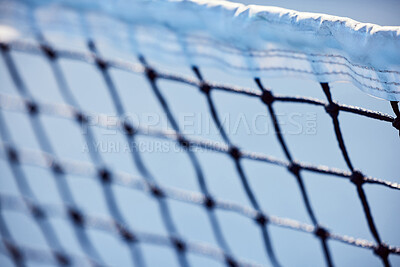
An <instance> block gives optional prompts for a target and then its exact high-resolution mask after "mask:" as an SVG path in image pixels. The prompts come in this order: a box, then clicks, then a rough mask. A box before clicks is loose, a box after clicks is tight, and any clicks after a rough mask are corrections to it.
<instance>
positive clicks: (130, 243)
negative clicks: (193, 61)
mask: <svg viewBox="0 0 400 267" xmlns="http://www.w3.org/2000/svg"><path fill="white" fill-rule="evenodd" d="M87 46H88V49H89V50H90V51H91V52H90V53H84V52H76V51H69V50H63V49H59V48H57V47H54V46H52V45H50V44H49V43H47V42H46V41H45V40H44V38H43V37H40V36H39V37H38V42H37V43H36V44H32V43H30V42H2V43H1V57H2V60H4V62H5V65H6V68H7V71H8V73H7V74H4V75H9V76H10V77H11V79H12V82H13V83H14V86H15V87H16V89H17V90H18V93H19V97H15V96H10V95H6V94H1V95H0V129H1V131H0V133H1V139H2V144H1V147H0V156H1V158H2V159H4V160H6V161H8V164H9V166H10V169H11V170H12V174H13V176H14V178H15V181H16V183H17V185H18V190H19V191H20V196H19V197H16V196H11V195H1V196H0V208H1V212H0V231H1V238H2V245H1V246H0V251H1V252H2V253H4V254H6V255H7V256H8V257H9V258H11V259H12V260H13V262H14V263H15V265H16V266H25V265H27V264H28V263H30V262H38V263H40V264H45V263H46V264H54V265H62V266H68V265H78V266H79V265H84V264H90V265H95V266H106V265H107V264H106V262H105V261H104V260H103V259H102V258H103V257H102V255H100V253H99V252H98V251H97V250H96V246H95V245H94V244H93V242H94V241H93V240H91V238H90V236H89V235H88V230H96V231H103V232H105V233H107V234H109V235H111V236H113V237H115V238H118V239H120V240H121V241H122V242H124V243H125V244H126V246H127V247H128V248H129V251H130V253H131V256H132V265H133V266H145V265H146V263H145V259H144V257H143V253H142V251H141V246H140V245H141V243H150V244H154V245H160V246H166V247H168V248H170V249H171V250H173V251H174V252H175V254H176V257H177V259H178V262H179V264H180V265H181V266H190V261H188V258H187V255H188V253H195V254H199V255H201V256H204V257H210V258H212V259H215V260H217V261H220V262H221V263H224V264H226V265H227V266H247V265H249V266H255V265H257V264H254V263H251V262H247V261H244V260H241V259H240V258H238V257H237V256H236V255H234V254H233V253H232V251H231V249H230V245H229V243H228V242H227V241H226V238H225V236H224V234H223V233H222V231H221V224H220V222H219V220H218V218H217V216H216V214H215V212H216V210H219V209H220V210H227V211H230V212H234V213H237V214H240V215H241V216H244V217H246V218H248V219H249V220H253V221H254V222H255V223H256V224H255V225H258V227H259V230H260V235H261V236H262V240H263V242H264V246H265V253H266V255H267V257H268V258H269V260H270V263H271V264H272V265H273V266H281V264H280V261H279V259H278V258H277V256H276V254H275V252H274V243H273V242H272V240H271V238H270V234H269V228H270V226H271V225H272V226H278V227H284V228H290V229H294V230H297V231H302V232H305V233H309V234H310V235H314V236H315V237H316V238H317V239H319V241H320V243H321V249H322V251H323V254H324V256H325V261H326V265H328V266H333V262H334V258H333V257H332V255H331V252H330V249H329V243H330V242H337V241H339V242H343V243H345V244H347V245H349V246H357V247H362V248H364V249H367V250H370V251H371V252H373V253H374V254H375V255H376V257H379V258H380V259H381V260H382V263H383V265H385V266H389V265H390V263H389V260H388V256H389V255H390V254H400V247H396V246H392V245H390V244H385V243H384V242H382V239H381V237H380V235H379V231H378V229H377V227H376V225H375V223H374V220H373V216H372V213H371V210H370V207H369V204H368V200H367V195H366V194H365V191H364V189H363V185H364V184H367V183H369V184H376V185H377V186H384V187H386V188H387V190H399V189H400V185H399V184H397V183H394V182H390V181H386V180H382V179H378V178H374V177H368V176H366V175H364V174H363V173H362V172H361V171H359V170H357V169H356V168H355V166H354V165H353V163H352V161H351V157H350V153H349V152H348V151H347V149H346V146H345V141H344V140H343V136H342V134H341V130H340V124H339V119H338V115H339V114H340V113H341V112H347V113H352V114H354V115H357V116H364V117H368V118H370V119H371V120H379V121H382V123H392V124H393V126H394V128H396V129H397V130H399V129H400V126H399V120H400V119H399V117H400V114H399V109H398V106H397V103H395V102H392V103H391V105H392V108H393V111H394V113H395V115H396V117H393V116H390V115H386V114H382V113H379V112H376V111H371V110H367V109H363V108H359V107H354V106H348V105H344V104H340V103H338V102H336V101H334V100H333V97H332V95H331V91H330V87H329V84H328V83H321V89H322V90H323V92H324V94H325V95H326V101H323V100H318V99H313V98H307V97H298V96H286V95H277V94H275V93H274V92H273V91H272V90H270V89H267V88H266V87H264V86H263V83H262V81H261V79H259V78H255V79H254V86H255V87H254V88H256V89H257V90H254V91H253V90H248V89H244V88H239V87H236V86H230V85H222V84H217V83H214V82H212V81H208V80H207V78H206V77H203V75H202V71H201V69H200V68H199V67H197V66H192V71H193V73H194V75H195V77H197V80H196V79H191V78H187V77H185V76H180V75H173V74H169V73H166V72H163V71H162V70H160V69H156V68H153V67H152V66H151V65H149V64H148V62H147V61H146V59H145V57H144V56H143V55H139V56H138V59H139V62H140V64H134V63H130V62H125V61H121V60H109V59H105V58H103V57H102V55H100V53H99V52H98V49H97V47H96V43H95V42H94V41H91V40H90V41H88V42H87ZM14 51H18V52H20V53H29V54H33V55H37V56H39V57H45V58H46V59H47V62H48V64H49V65H50V66H51V69H52V72H53V74H54V77H55V80H56V82H57V84H58V89H57V90H59V91H60V93H61V95H62V97H63V99H64V101H65V102H66V103H67V105H65V104H54V103H51V104H48V103H42V102H39V101H37V100H36V99H35V98H34V97H33V96H32V94H31V92H30V89H29V86H27V81H25V80H24V79H23V78H22V75H21V73H20V70H19V69H18V67H17V65H16V64H15V60H14V58H13V53H14ZM64 59H68V60H74V61H75V60H76V61H81V62H86V63H87V64H90V65H93V66H94V67H95V68H97V69H98V70H99V71H100V73H101V75H102V77H103V79H104V82H105V84H106V86H107V89H108V91H109V93H110V96H111V100H112V103H113V105H114V107H115V109H116V111H117V113H118V115H119V116H120V119H119V120H118V122H117V124H116V125H109V124H108V122H107V121H104V120H101V117H99V116H98V114H89V113H85V111H84V110H83V109H82V108H81V107H80V106H79V104H78V101H76V99H75V96H74V95H73V93H72V91H71V90H70V89H69V86H68V82H67V79H66V77H65V75H64V72H63V69H62V67H61V65H60V61H62V60H64ZM110 69H119V70H124V71H128V72H134V73H141V74H143V75H144V76H145V77H146V79H147V81H148V83H149V84H150V88H151V90H152V91H153V93H154V94H155V96H156V98H157V100H158V101H159V103H160V104H161V106H162V109H163V112H164V113H165V114H166V116H167V119H168V122H169V123H170V125H171V126H172V128H173V130H172V131H171V130H165V131H164V130H149V129H146V128H142V127H140V126H136V125H134V124H132V123H130V122H128V121H125V120H123V119H122V118H123V115H124V114H125V107H124V105H123V104H122V101H121V98H120V95H119V93H118V88H117V86H116V84H115V83H114V81H113V78H112V77H111V75H110ZM160 80H169V81H173V82H176V83H183V84H187V85H189V86H191V87H193V88H194V89H198V90H200V91H201V92H202V93H203V95H204V97H205V98H206V100H207V103H208V107H209V111H210V114H211V116H212V119H213V121H214V123H215V124H216V126H217V128H218V131H219V134H220V135H221V137H222V139H223V141H224V142H223V143H218V142H212V141H209V140H202V139H196V138H189V137H188V136H185V134H184V133H183V132H182V131H181V130H180V127H179V125H178V123H177V121H176V118H175V117H174V115H173V113H172V112H171V110H170V106H169V105H168V103H167V101H166V99H165V97H164V95H163V94H162V92H161V91H160V89H159V81H160ZM218 90H221V91H227V92H230V93H233V94H239V95H243V96H247V97H253V98H258V99H259V100H260V101H261V102H262V103H263V104H264V105H265V109H266V110H267V112H268V114H269V117H270V119H271V120H272V122H273V126H274V130H275V134H276V138H277V142H279V144H280V146H281V148H282V150H283V152H284V155H285V159H276V158H274V157H272V156H268V155H265V154H261V153H254V152H251V151H247V150H245V149H242V148H238V147H237V146H235V145H234V144H233V142H232V141H231V139H230V136H229V134H228V133H227V132H226V130H225V129H224V127H223V125H222V123H221V120H220V117H219V114H218V112H217V110H216V106H215V103H214V101H213V97H212V92H213V91H218ZM276 102H292V103H302V104H305V105H313V106H317V107H318V106H320V107H323V108H325V110H326V112H327V113H328V114H329V115H330V117H331V119H332V124H333V133H334V134H335V136H336V138H337V142H338V148H339V149H340V151H341V153H342V155H343V159H344V161H345V162H346V165H347V167H348V169H349V170H348V171H345V170H339V169H335V168H329V167H323V166H317V165H310V164H306V163H303V162H299V161H295V160H294V157H293V155H292V153H291V152H290V148H289V147H288V145H287V143H286V142H285V137H284V135H283V134H282V133H281V129H280V124H279V121H278V117H277V116H276V112H275V110H274V103H276ZM4 111H15V112H19V113H22V114H26V116H27V117H28V118H29V121H30V123H31V127H32V129H33V132H34V134H35V138H36V139H37V141H38V143H39V144H40V149H41V151H33V150H28V149H24V148H20V147H19V146H18V144H17V143H15V141H14V140H13V136H12V135H11V133H10V131H9V126H8V125H7V124H6V120H5V119H4V114H3V113H4ZM43 116H56V117H61V118H65V119H67V120H70V121H75V122H76V127H81V128H85V132H86V134H84V135H83V137H84V139H85V141H86V143H87V146H88V147H89V153H90V157H91V160H92V163H84V162H80V161H71V160H67V159H65V158H63V157H62V156H61V155H57V154H56V153H55V152H54V148H53V145H52V143H51V141H50V139H49V136H48V133H47V132H46V129H45V127H44V125H43V123H42V120H41V118H42V117H43ZM94 118H96V123H94V122H90V120H93V119H94ZM99 118H100V119H99ZM88 125H90V127H87V126H88ZM92 127H114V128H115V129H117V130H118V131H120V132H122V133H123V134H124V136H125V137H126V142H128V143H130V144H134V143H135V142H136V137H137V136H140V135H146V136H151V137H154V138H160V139H168V140H171V141H173V142H176V143H178V144H179V145H180V146H181V148H182V149H183V150H184V153H186V154H187V155H188V157H189V159H190V162H191V164H192V167H193V168H194V170H195V173H196V176H197V182H198V184H199V188H200V192H190V191H186V190H181V189H177V188H173V187H168V186H165V185H160V184H159V183H158V182H157V180H156V178H155V177H154V176H153V175H152V174H151V170H150V169H149V167H148V166H147V165H146V164H145V163H144V161H143V159H142V155H141V153H140V151H138V150H135V149H133V150H132V160H133V164H134V165H135V166H136V168H137V169H138V170H139V172H140V174H141V176H142V177H141V178H137V177H135V176H132V175H130V174H129V173H125V172H119V171H116V170H112V169H111V168H108V167H107V165H106V163H105V161H104V159H103V158H102V155H101V153H99V152H97V151H96V149H95V148H94V147H93V144H94V142H95V135H94V134H93V132H92ZM394 134H396V133H395V132H394ZM133 147H134V146H133ZM194 148H202V149H206V150H211V151H215V152H218V153H224V154H227V155H229V156H230V158H231V160H232V162H233V163H234V166H235V167H236V171H237V173H238V175H239V177H240V182H241V184H242V186H243V190H244V191H245V194H246V196H247V197H248V199H249V203H250V204H251V206H244V205H240V204H235V203H231V202H229V201H225V200H223V199H219V198H218V196H214V195H212V194H211V193H210V190H209V186H208V185H207V179H206V177H205V175H204V172H203V170H202V167H201V165H200V163H199V160H198V157H197V155H196V152H195V149H194ZM243 159H247V160H254V161H259V162H264V163H265V164H274V165H277V166H280V167H281V168H286V169H287V170H288V171H289V172H290V173H291V174H292V175H293V178H294V179H295V180H296V181H297V185H298V189H299V190H300V193H301V196H302V199H303V205H305V207H306V210H307V213H308V216H309V218H310V221H311V222H312V224H306V223H301V222H298V221H295V220H291V219H285V218H280V217H276V216H273V215H270V214H267V213H265V212H264V211H263V210H262V209H261V207H260V204H259V201H258V200H257V196H256V195H255V193H254V191H253V190H252V188H251V186H250V184H249V182H248V177H247V176H246V173H245V171H244V169H243V161H242V160H243ZM23 165H33V166H38V167H43V168H46V169H49V170H51V172H52V175H53V177H54V181H55V182H56V185H57V189H58V194H59V195H60V197H61V199H62V201H63V203H64V205H63V206H57V205H51V204H47V205H46V204H41V203H39V202H38V201H37V199H38V198H37V196H35V194H34V192H33V190H32V188H31V186H30V185H29V183H28V182H27V178H26V174H25V172H24V170H23V168H22V166H23ZM307 172H314V173H319V174H324V175H329V176H333V177H336V178H344V179H348V180H349V181H350V182H351V183H352V186H354V187H355V189H356V190H355V191H356V193H357V194H358V197H359V199H360V201H361V204H362V207H363V210H364V214H365V219H366V221H367V223H368V227H369V230H370V232H371V234H372V236H373V238H374V241H366V240H363V239H358V238H356V237H350V236H344V235H338V234H335V233H333V232H331V231H329V230H327V229H326V228H325V227H322V226H320V224H319V220H318V215H317V214H316V213H315V211H314V209H313V206H312V203H311V201H310V199H309V195H308V194H307V190H306V188H305V185H304V183H303V175H304V174H305V173H307ZM67 174H73V175H79V176H85V177H91V178H93V179H95V180H96V179H97V180H96V181H98V183H99V184H101V187H102V192H103V195H104V198H105V200H106V203H107V208H108V210H109V213H110V214H111V215H112V217H111V218H99V217H96V216H92V215H90V214H86V213H85V212H83V211H82V210H81V209H80V203H78V202H77V201H76V200H75V199H74V197H73V194H72V193H71V188H70V186H69V183H68V181H67V178H66V175H67ZM112 185H118V186H122V187H126V188H132V189H133V190H140V191H144V192H146V193H147V194H149V195H150V196H152V197H153V198H154V199H155V200H156V201H157V203H158V206H159V212H160V214H161V218H162V221H163V224H164V225H165V227H166V229H167V230H168V236H162V235H158V234H154V233H147V232H141V231H136V230H135V229H132V227H131V226H130V225H129V224H128V223H127V222H126V220H125V218H124V216H123V214H122V213H121V210H120V207H119V206H118V203H117V202H116V197H115V192H114V191H113V189H112ZM349 186H350V185H349ZM167 199H173V200H176V201H182V202H186V203H189V204H192V205H198V206H203V207H204V210H205V211H206V213H207V216H208V219H209V221H210V224H211V226H212V231H213V235H214V237H215V240H216V241H217V244H218V247H213V246H211V245H204V244H199V243H196V242H192V241H190V240H186V239H185V238H183V237H182V236H181V235H180V233H179V229H178V228H177V226H176V224H175V222H174V218H173V217H172V215H171V212H170V207H169V204H168V202H167V201H166V200H167ZM4 210H12V211H15V212H21V213H23V214H26V215H28V216H30V217H31V218H32V219H33V220H34V222H35V223H36V224H37V225H38V226H39V228H40V230H41V233H42V235H43V237H44V238H45V241H46V242H47V244H48V246H49V247H50V248H52V250H51V251H42V250H38V249H35V248H30V247H25V246H23V245H20V244H19V242H18V241H17V240H15V238H14V237H13V236H12V235H11V233H10V231H9V229H8V228H9V227H8V225H7V223H6V221H5V220H4V218H3V215H2V214H3V213H4V212H3V211H4ZM53 217H54V218H61V219H63V220H65V221H67V222H69V225H70V227H71V228H72V229H73V232H74V234H75V236H76V238H77V240H78V241H79V245H80V248H81V250H82V251H83V252H84V254H85V255H86V256H85V257H80V256H77V255H74V254H72V253H69V252H68V251H67V250H66V249H65V248H64V247H63V245H62V242H61V241H60V237H59V236H58V235H57V234H56V233H55V231H54V229H53V226H52V224H51V223H50V222H49V219H51V218H53Z"/></svg>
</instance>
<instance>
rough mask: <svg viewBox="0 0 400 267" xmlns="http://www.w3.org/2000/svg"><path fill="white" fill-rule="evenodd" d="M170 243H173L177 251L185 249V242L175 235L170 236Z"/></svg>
mask: <svg viewBox="0 0 400 267" xmlns="http://www.w3.org/2000/svg"><path fill="white" fill-rule="evenodd" d="M171 239H172V240H171V241H172V243H173V244H174V246H175V248H176V250H178V251H179V252H184V251H185V250H186V244H185V243H184V242H183V241H182V240H180V239H179V238H176V237H172V238H171Z"/></svg>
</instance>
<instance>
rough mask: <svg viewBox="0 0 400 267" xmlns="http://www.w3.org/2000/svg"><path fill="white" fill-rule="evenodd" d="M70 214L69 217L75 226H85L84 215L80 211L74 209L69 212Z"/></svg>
mask: <svg viewBox="0 0 400 267" xmlns="http://www.w3.org/2000/svg"><path fill="white" fill-rule="evenodd" d="M68 213H69V217H70V218H71V220H72V221H73V222H74V223H75V224H77V225H79V226H81V225H83V223H84V218H83V215H82V213H81V212H80V211H79V210H76V209H74V208H70V209H69V211H68Z"/></svg>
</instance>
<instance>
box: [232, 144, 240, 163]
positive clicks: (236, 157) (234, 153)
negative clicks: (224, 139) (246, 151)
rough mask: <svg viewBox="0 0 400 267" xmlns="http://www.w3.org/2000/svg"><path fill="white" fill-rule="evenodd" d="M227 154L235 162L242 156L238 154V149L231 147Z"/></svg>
mask: <svg viewBox="0 0 400 267" xmlns="http://www.w3.org/2000/svg"><path fill="white" fill-rule="evenodd" d="M229 154H230V155H231V157H232V158H234V159H235V160H238V159H240V157H241V156H242V153H241V152H240V150H239V148H237V147H236V146H231V147H230V148H229Z"/></svg>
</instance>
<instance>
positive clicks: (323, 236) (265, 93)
mask: <svg viewBox="0 0 400 267" xmlns="http://www.w3.org/2000/svg"><path fill="white" fill-rule="evenodd" d="M255 82H256V84H257V86H258V87H259V88H260V90H261V91H262V95H261V101H262V102H263V103H264V104H265V105H266V106H267V108H268V113H269V115H270V116H271V119H272V122H273V125H274V129H275V134H276V137H277V139H278V142H279V144H280V146H281V148H282V150H283V152H284V154H285V156H286V158H287V160H288V161H289V162H290V163H289V166H288V170H289V172H290V173H292V174H293V175H294V176H295V178H296V181H297V183H298V186H299V188H300V192H301V195H302V198H303V201H304V204H305V206H306V210H307V213H308V215H309V217H310V219H311V221H312V223H313V224H314V225H315V226H316V230H315V235H316V236H317V237H318V238H320V240H321V244H322V249H323V252H324V255H325V260H326V264H327V266H333V262H332V257H331V253H330V252H329V248H328V244H327V237H328V236H327V231H326V229H324V228H323V227H321V226H318V221H317V218H316V217H315V213H314V210H313V208H312V207H311V203H310V199H309V196H308V194H307V191H306V188H305V185H304V181H303V179H302V177H301V174H300V171H301V168H300V167H299V166H298V164H297V163H296V162H295V161H294V160H293V158H292V155H291V153H290V152H289V149H288V147H287V145H286V142H285V140H284V138H283V135H282V133H281V129H280V126H279V122H278V119H277V117H276V114H275V110H274V108H273V106H272V105H273V103H274V101H275V99H274V95H273V94H272V92H271V91H270V90H269V89H267V88H265V87H264V86H263V85H262V83H261V80H260V79H259V78H255Z"/></svg>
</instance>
